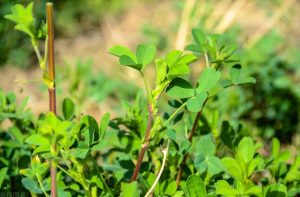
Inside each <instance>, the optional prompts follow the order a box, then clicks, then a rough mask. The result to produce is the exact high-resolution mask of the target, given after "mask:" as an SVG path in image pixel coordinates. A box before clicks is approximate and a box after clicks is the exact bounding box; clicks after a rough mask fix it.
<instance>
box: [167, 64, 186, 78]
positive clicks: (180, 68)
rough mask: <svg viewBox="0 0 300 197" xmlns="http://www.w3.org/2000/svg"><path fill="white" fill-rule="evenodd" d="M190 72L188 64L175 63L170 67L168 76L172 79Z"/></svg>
mask: <svg viewBox="0 0 300 197" xmlns="http://www.w3.org/2000/svg"><path fill="white" fill-rule="evenodd" d="M189 73H190V68H189V67H188V66H187V65H186V64H175V65H174V66H172V67H171V68H170V69H169V72H168V74H167V77H168V79H169V80H172V79H174V78H176V77H178V76H181V75H186V74H189Z"/></svg>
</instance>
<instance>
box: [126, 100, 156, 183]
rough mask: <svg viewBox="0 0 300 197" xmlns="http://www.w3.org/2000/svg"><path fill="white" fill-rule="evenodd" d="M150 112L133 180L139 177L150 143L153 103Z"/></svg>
mask: <svg viewBox="0 0 300 197" xmlns="http://www.w3.org/2000/svg"><path fill="white" fill-rule="evenodd" d="M148 112H149V115H148V123H147V128H146V134H145V137H144V142H143V144H142V146H141V151H140V153H139V156H138V160H137V163H136V165H135V169H134V171H133V174H132V176H131V181H135V180H136V179H137V176H138V174H139V171H140V168H141V165H142V162H143V158H144V155H145V152H146V151H147V149H148V146H149V143H150V131H151V127H152V121H153V109H152V105H151V104H148Z"/></svg>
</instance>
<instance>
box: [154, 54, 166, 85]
mask: <svg viewBox="0 0 300 197" xmlns="http://www.w3.org/2000/svg"><path fill="white" fill-rule="evenodd" d="M155 66H156V82H155V83H156V85H159V84H160V83H162V82H163V81H164V80H165V78H166V75H167V64H166V62H165V61H164V60H162V59H158V60H156V61H155Z"/></svg>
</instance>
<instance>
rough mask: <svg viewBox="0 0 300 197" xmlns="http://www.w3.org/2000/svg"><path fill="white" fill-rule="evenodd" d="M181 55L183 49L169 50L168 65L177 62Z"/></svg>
mask: <svg viewBox="0 0 300 197" xmlns="http://www.w3.org/2000/svg"><path fill="white" fill-rule="evenodd" d="M181 55H182V51H179V50H174V51H171V52H169V53H168V54H167V56H166V63H167V65H168V67H169V68H171V67H172V66H173V65H174V64H175V63H177V61H178V60H179V58H180V56H181Z"/></svg>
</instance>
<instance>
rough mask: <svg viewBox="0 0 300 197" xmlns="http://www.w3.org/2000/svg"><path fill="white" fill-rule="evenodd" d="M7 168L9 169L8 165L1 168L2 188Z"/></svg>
mask: <svg viewBox="0 0 300 197" xmlns="http://www.w3.org/2000/svg"><path fill="white" fill-rule="evenodd" d="M7 170H8V168H7V167H5V168H1V170H0V188H2V183H3V181H4V179H5V177H6V173H7Z"/></svg>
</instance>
